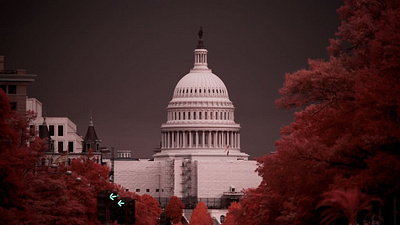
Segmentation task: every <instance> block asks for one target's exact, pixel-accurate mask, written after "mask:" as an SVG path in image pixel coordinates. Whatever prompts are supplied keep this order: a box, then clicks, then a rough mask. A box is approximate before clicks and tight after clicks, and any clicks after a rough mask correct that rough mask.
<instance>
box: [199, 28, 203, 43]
mask: <svg viewBox="0 0 400 225" xmlns="http://www.w3.org/2000/svg"><path fill="white" fill-rule="evenodd" d="M202 38H203V27H200V30H199V39H200V40H201V39H202Z"/></svg>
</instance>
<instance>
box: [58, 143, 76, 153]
mask: <svg viewBox="0 0 400 225" xmlns="http://www.w3.org/2000/svg"><path fill="white" fill-rule="evenodd" d="M63 151H64V142H63V141H59V142H58V152H63ZM73 151H74V142H73V141H69V142H68V152H73Z"/></svg>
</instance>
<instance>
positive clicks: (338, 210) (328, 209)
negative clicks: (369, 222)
mask: <svg viewBox="0 0 400 225" xmlns="http://www.w3.org/2000/svg"><path fill="white" fill-rule="evenodd" d="M322 197H323V198H324V199H323V200H322V201H321V202H320V204H319V205H318V207H320V208H325V209H323V212H322V214H321V216H322V220H321V224H326V225H329V224H334V223H335V222H337V221H340V220H343V219H345V221H348V224H349V225H354V224H356V221H357V216H358V213H359V212H361V211H371V209H372V204H371V203H372V202H373V201H377V202H380V203H381V201H380V200H379V199H374V198H371V197H369V196H367V195H366V194H363V193H361V191H360V190H358V189H352V190H348V191H343V190H333V191H329V192H326V193H324V194H323V196H322Z"/></svg>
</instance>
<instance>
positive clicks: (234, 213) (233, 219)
mask: <svg viewBox="0 0 400 225" xmlns="http://www.w3.org/2000/svg"><path fill="white" fill-rule="evenodd" d="M242 216H243V209H242V206H241V205H240V203H238V202H232V203H231V205H230V206H229V208H228V212H227V213H226V217H225V221H224V223H223V225H239V224H241V221H239V220H240V218H242Z"/></svg>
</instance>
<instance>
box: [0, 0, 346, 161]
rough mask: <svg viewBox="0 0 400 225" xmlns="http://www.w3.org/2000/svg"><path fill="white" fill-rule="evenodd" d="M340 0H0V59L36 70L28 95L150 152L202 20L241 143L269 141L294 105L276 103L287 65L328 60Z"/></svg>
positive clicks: (254, 151) (254, 149)
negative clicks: (238, 126)
mask: <svg viewBox="0 0 400 225" xmlns="http://www.w3.org/2000/svg"><path fill="white" fill-rule="evenodd" d="M342 3H343V2H342V1H341V0H324V1H316V0H302V1H298V0H292V1H282V0H276V1H267V0H263V1H219V0H218V1H205V0H202V1H186V0H185V1H153V0H149V1H133V0H129V1H120V0H118V1H97V0H96V1H87V0H81V1H74V0H64V1H57V0H49V1H31V0H26V1H18V0H0V55H4V56H5V69H26V70H27V71H28V73H33V74H37V75H38V76H37V79H36V80H35V82H34V83H32V84H30V86H29V88H28V96H29V97H34V98H37V99H38V100H39V101H41V102H42V103H43V105H44V107H45V112H46V114H47V116H49V117H69V118H70V119H71V120H72V121H73V122H74V123H75V124H76V125H77V126H78V133H79V134H80V135H82V136H84V135H85V133H86V130H87V126H88V125H89V117H90V111H92V115H93V120H94V124H95V128H96V131H97V134H98V136H99V138H100V139H101V140H102V141H103V142H102V145H103V146H106V147H115V148H116V149H132V150H134V151H133V157H142V158H143V157H151V155H152V154H153V151H154V150H155V148H156V147H157V146H159V143H160V136H161V134H160V126H161V124H162V123H164V122H166V115H167V114H166V107H167V105H168V102H169V101H170V100H171V98H172V92H173V90H174V88H175V85H176V84H177V83H178V81H179V80H180V79H181V78H182V77H183V76H184V75H185V74H187V73H188V72H189V70H190V69H191V68H192V67H193V62H194V55H193V50H194V49H195V47H196V46H197V39H198V36H197V33H198V29H199V27H200V26H202V27H203V30H204V36H203V39H204V45H205V46H206V48H207V49H208V51H209V52H208V65H209V67H210V68H211V69H212V71H213V73H215V74H216V75H218V76H219V77H220V78H221V79H222V80H223V81H224V83H225V85H226V86H227V88H228V92H229V97H230V99H231V101H233V104H234V106H235V107H236V110H235V120H236V122H237V123H240V124H241V126H242V130H241V145H242V151H244V152H246V153H248V154H250V157H251V158H256V157H260V156H263V155H265V154H266V153H268V152H270V151H274V150H275V146H274V142H275V141H276V140H278V139H279V137H280V136H279V132H280V128H281V127H282V126H284V125H289V124H290V123H291V122H292V121H293V111H286V110H278V109H277V108H276V106H275V105H274V101H275V100H276V99H277V98H278V97H279V94H278V91H279V89H280V88H281V87H282V85H283V82H284V76H285V73H291V72H294V71H296V70H299V69H302V68H307V67H308V66H307V60H308V59H309V58H324V59H326V58H327V56H328V55H327V52H326V47H327V46H328V44H329V38H332V37H334V34H335V31H336V30H337V27H338V26H339V24H340V21H339V18H338V16H337V14H336V9H337V8H339V6H340V5H342Z"/></svg>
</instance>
